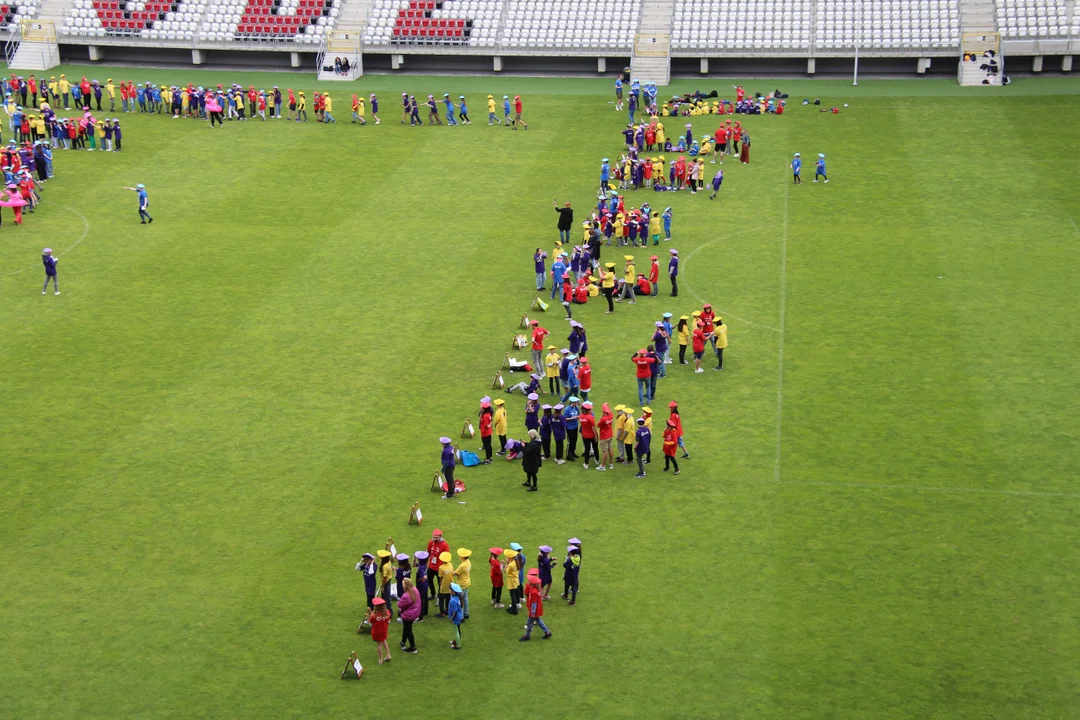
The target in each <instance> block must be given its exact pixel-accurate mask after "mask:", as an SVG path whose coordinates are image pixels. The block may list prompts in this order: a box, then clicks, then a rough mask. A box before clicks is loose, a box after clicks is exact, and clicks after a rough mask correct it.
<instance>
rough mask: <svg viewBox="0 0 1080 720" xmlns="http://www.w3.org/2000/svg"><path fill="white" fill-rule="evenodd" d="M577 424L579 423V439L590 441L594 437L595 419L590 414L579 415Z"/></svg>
mask: <svg viewBox="0 0 1080 720" xmlns="http://www.w3.org/2000/svg"><path fill="white" fill-rule="evenodd" d="M578 422H580V423H581V437H583V438H588V439H590V440H592V439H593V438H594V437H596V418H595V417H594V416H593V414H592V413H591V412H587V413H581V415H579V416H578Z"/></svg>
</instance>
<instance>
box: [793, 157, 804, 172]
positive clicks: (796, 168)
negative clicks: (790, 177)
mask: <svg viewBox="0 0 1080 720" xmlns="http://www.w3.org/2000/svg"><path fill="white" fill-rule="evenodd" d="M791 171H792V172H793V173H795V174H796V175H798V174H799V173H800V172H802V160H801V159H799V158H795V159H794V160H792V161H791Z"/></svg>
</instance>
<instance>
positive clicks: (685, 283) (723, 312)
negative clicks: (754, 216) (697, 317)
mask: <svg viewBox="0 0 1080 720" xmlns="http://www.w3.org/2000/svg"><path fill="white" fill-rule="evenodd" d="M757 229H758V228H747V229H745V230H739V231H738V232H733V233H729V234H728V235H724V236H723V237H718V238H716V239H715V240H710V241H709V242H707V243H705V244H704V245H699V246H698V247H696V248H694V250H693V251H691V252H690V254H689V255H687V256H686V257H685V258H683V261H682V263H683V287H685V288H686V290H687V292H689V293H690V294H691V295H693V296H694V297H695V298H697V300H698V302H701V303H706V302H708V300H706V299H705V298H703V297H701V296H700V295H698V294H697V293H696V292H694V288H692V287H690V282H689V281H688V280H687V279H686V277H685V273H686V265H687V263H689V262H690V258H692V257H694V256H695V255H697V254H698V253H699V252H700V251H702V250H704V249H705V248H707V247H709V246H710V245H715V244H716V243H718V242H722V241H724V240H727V239H729V238H733V237H735V236H736V235H742V234H743V233H748V232H753V231H754V230H757ZM716 314H717V315H720V316H721V317H727V318H731V319H732V320H738V321H739V322H741V323H746V324H747V325H753V326H754V327H759V328H761V329H762V330H771V331H773V332H780V330H779V329H777V328H774V327H771V326H769V325H762V324H761V323H756V322H754V321H752V320H747V319H746V318H741V317H739V316H738V315H732V314H731V313H729V312H727V311H726V310H720V309H717V310H716Z"/></svg>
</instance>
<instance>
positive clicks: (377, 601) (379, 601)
mask: <svg viewBox="0 0 1080 720" xmlns="http://www.w3.org/2000/svg"><path fill="white" fill-rule="evenodd" d="M371 604H372V605H375V606H376V607H377V606H379V605H385V604H386V601H385V600H383V599H382V598H381V597H377V598H373V599H372V600H371Z"/></svg>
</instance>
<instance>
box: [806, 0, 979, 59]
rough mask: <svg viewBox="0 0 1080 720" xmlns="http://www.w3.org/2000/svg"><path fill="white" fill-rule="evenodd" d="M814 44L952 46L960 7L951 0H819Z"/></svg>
mask: <svg viewBox="0 0 1080 720" xmlns="http://www.w3.org/2000/svg"><path fill="white" fill-rule="evenodd" d="M816 19H817V34H816V37H815V44H816V46H817V47H821V48H824V49H833V48H850V47H854V46H855V45H859V46H860V47H863V48H867V49H871V50H873V49H878V50H927V49H937V48H945V47H947V48H951V49H955V48H956V47H957V45H958V43H959V42H960V10H959V7H958V6H957V3H956V2H953V1H952V0H820V1H819V2H818V3H817V11H816Z"/></svg>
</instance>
